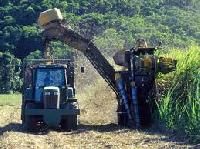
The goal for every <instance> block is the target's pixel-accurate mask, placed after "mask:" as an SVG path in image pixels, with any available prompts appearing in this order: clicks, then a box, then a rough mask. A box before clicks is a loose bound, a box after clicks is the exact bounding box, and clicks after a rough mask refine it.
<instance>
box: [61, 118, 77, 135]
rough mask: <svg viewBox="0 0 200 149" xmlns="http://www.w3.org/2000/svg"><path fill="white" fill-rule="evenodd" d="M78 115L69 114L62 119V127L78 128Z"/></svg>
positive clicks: (66, 129)
mask: <svg viewBox="0 0 200 149" xmlns="http://www.w3.org/2000/svg"><path fill="white" fill-rule="evenodd" d="M77 127H78V125H77V115H69V116H67V117H65V118H64V119H63V120H62V121H61V128H62V129H63V130H65V131H71V130H77Z"/></svg>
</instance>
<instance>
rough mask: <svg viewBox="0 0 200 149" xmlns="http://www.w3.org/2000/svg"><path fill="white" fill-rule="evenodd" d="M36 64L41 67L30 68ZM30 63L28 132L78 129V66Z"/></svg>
mask: <svg viewBox="0 0 200 149" xmlns="http://www.w3.org/2000/svg"><path fill="white" fill-rule="evenodd" d="M30 62H36V63H38V64H32V63H31V64H30ZM46 62H47V60H45V59H42V60H29V61H28V63H29V64H28V63H25V64H24V86H23V101H22V113H21V118H22V123H23V124H24V126H25V127H26V129H28V130H38V129H40V128H45V127H46V126H48V127H59V126H61V127H62V128H63V129H66V130H71V129H76V127H77V115H79V109H78V104H77V99H75V87H74V66H73V62H71V61H70V60H54V62H53V63H50V61H49V60H48V64H47V63H46Z"/></svg>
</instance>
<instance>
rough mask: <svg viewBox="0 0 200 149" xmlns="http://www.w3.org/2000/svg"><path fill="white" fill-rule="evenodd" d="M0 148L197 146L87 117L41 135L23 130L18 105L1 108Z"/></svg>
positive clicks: (156, 133)
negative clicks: (64, 129)
mask: <svg viewBox="0 0 200 149" xmlns="http://www.w3.org/2000/svg"><path fill="white" fill-rule="evenodd" d="M0 113H1V118H0V148H2V149H4V148H5V149H17V148H20V149H24V148H41V149H48V148H50V149H54V148H89V149H93V148H95V149H96V148H108V149H109V148H120V149H121V148H128V149H131V148H198V147H200V146H198V145H189V144H187V143H186V142H184V141H181V140H180V139H177V136H176V135H174V134H166V133H161V132H162V131H160V130H156V129H155V128H151V129H149V130H143V131H136V130H131V129H125V128H119V127H118V126H117V125H116V124H114V123H107V124H106V123H104V124H94V123H91V121H88V123H87V120H86V119H84V118H83V119H81V120H82V122H81V124H80V127H79V129H78V130H77V131H73V132H61V131H60V130H49V131H48V132H45V133H42V134H31V133H27V132H25V131H24V129H23V127H22V125H21V121H20V106H1V107H0Z"/></svg>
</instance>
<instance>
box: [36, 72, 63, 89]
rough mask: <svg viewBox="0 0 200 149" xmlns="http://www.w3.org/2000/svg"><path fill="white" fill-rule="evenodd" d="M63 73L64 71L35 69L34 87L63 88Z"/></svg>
mask: <svg viewBox="0 0 200 149" xmlns="http://www.w3.org/2000/svg"><path fill="white" fill-rule="evenodd" d="M64 85H65V73H64V69H55V68H54V69H46V68H40V69H37V75H36V87H41V86H64Z"/></svg>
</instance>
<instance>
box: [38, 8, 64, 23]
mask: <svg viewBox="0 0 200 149" xmlns="http://www.w3.org/2000/svg"><path fill="white" fill-rule="evenodd" d="M54 20H63V16H62V14H61V12H60V9H57V8H54V9H48V10H47V11H44V12H41V13H40V16H39V19H38V24H39V25H40V26H45V25H46V24H48V23H49V22H51V21H54Z"/></svg>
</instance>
